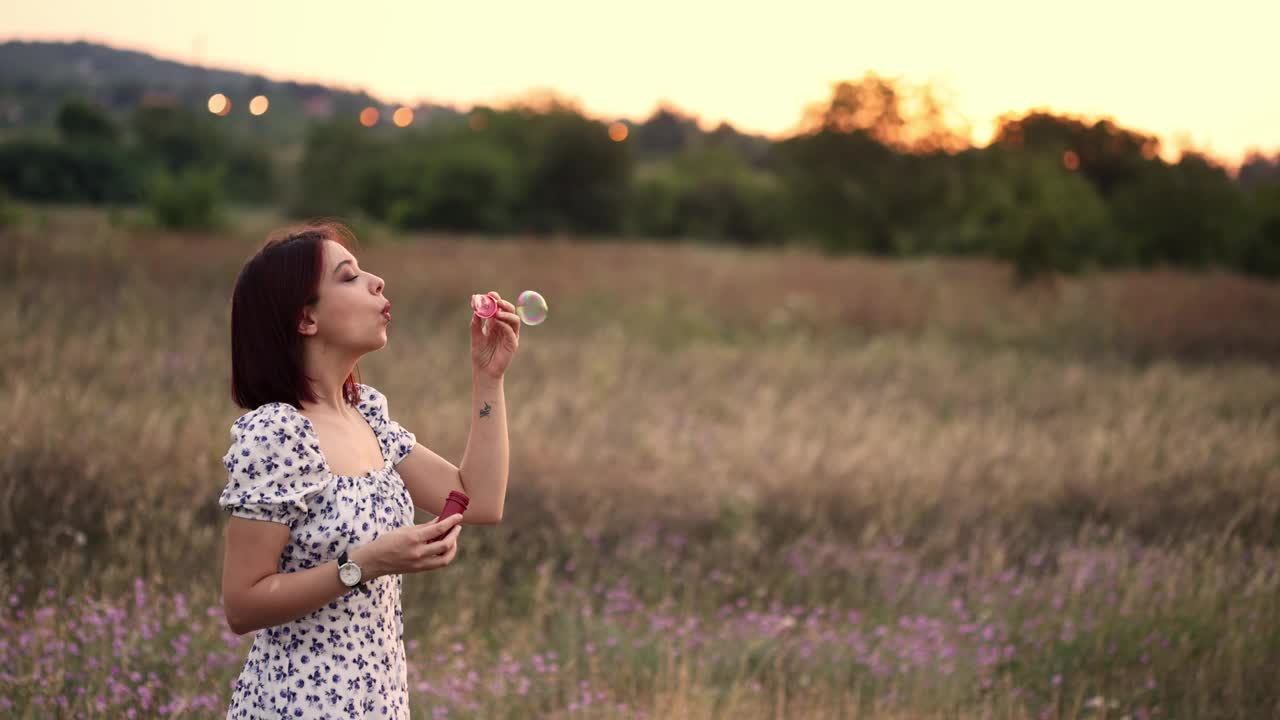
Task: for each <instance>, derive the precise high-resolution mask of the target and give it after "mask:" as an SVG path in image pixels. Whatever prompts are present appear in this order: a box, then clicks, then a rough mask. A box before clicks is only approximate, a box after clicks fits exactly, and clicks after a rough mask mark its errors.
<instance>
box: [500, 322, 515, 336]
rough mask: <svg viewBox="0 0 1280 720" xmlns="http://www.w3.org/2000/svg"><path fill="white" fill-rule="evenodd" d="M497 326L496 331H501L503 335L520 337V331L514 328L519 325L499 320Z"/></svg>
mask: <svg viewBox="0 0 1280 720" xmlns="http://www.w3.org/2000/svg"><path fill="white" fill-rule="evenodd" d="M497 327H498V332H501V333H502V334H503V335H506V336H507V337H509V338H511V339H512V340H515V339H516V338H518V337H520V331H519V330H517V329H516V328H518V327H519V326H518V325H515V326H513V325H512V324H511V323H508V322H501V323H498V325H497Z"/></svg>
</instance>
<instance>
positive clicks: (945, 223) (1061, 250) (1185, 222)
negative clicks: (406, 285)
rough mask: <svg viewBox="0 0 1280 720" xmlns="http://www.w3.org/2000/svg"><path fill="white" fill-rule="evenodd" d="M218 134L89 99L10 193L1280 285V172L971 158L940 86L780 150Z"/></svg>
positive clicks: (199, 119) (24, 149) (1062, 126)
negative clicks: (1229, 275) (1256, 278)
mask: <svg viewBox="0 0 1280 720" xmlns="http://www.w3.org/2000/svg"><path fill="white" fill-rule="evenodd" d="M218 120H219V118H217V117H214V116H212V115H209V114H207V113H201V112H198V111H188V110H184V109H182V108H180V107H172V106H170V107H164V106H154V107H153V106H143V107H138V108H136V109H135V110H134V111H133V112H132V113H130V114H129V115H128V116H126V117H123V118H121V117H119V116H117V115H113V114H111V113H108V112H106V111H104V110H102V109H101V108H98V107H95V106H93V105H91V104H89V103H87V102H84V101H79V100H72V101H69V102H67V103H66V104H64V105H63V106H62V108H61V110H60V111H59V112H58V114H57V119H56V122H55V127H54V128H51V129H49V130H47V131H44V132H30V133H25V134H22V135H20V136H18V137H13V138H10V139H8V140H7V141H6V142H3V143H0V188H3V190H4V191H5V192H7V194H8V195H10V196H12V197H14V198H20V199H22V200H25V201H30V202H58V203H66V202H74V203H98V204H137V203H145V204H146V205H148V206H149V207H150V208H151V209H152V211H153V213H154V215H155V217H156V218H157V220H158V221H159V222H161V223H162V224H165V225H169V226H175V227H190V226H201V225H208V224H210V223H214V222H216V219H217V217H218V210H219V208H220V207H222V205H223V204H225V203H228V202H230V203H246V204H261V203H270V204H276V205H279V206H281V207H283V208H285V209H287V211H288V212H289V213H290V214H292V215H297V216H311V215H344V216H353V217H366V218H370V219H374V220H378V221H381V222H386V223H389V224H392V225H394V226H397V227H401V228H406V229H430V230H450V231H461V232H474V233H485V234H501V233H513V232H522V233H524V232H532V233H568V234H573V235H575V236H581V237H588V238H590V237H633V236H640V237H647V238H660V239H668V240H671V241H680V240H686V239H698V240H704V241H719V242H727V243H736V244H742V245H748V246H777V245H785V244H808V245H813V246H817V247H820V248H822V249H823V250H825V251H828V252H831V253H851V252H856V253H868V254H875V255H884V256H916V255H980V256H991V257H997V258H1003V259H1007V260H1009V261H1011V262H1012V263H1013V264H1014V266H1015V267H1016V268H1017V269H1018V271H1019V273H1020V274H1021V275H1022V276H1024V277H1025V276H1032V275H1035V274H1038V273H1042V272H1047V271H1061V272H1074V271H1081V270H1087V269H1092V268H1117V267H1150V266H1154V265H1175V266H1182V267H1192V268H1210V267H1220V268H1229V269H1234V270H1239V271H1243V272H1248V273H1252V274H1256V275H1262V276H1268V277H1277V276H1280V154H1277V155H1276V156H1275V157H1272V158H1268V157H1265V156H1261V155H1253V156H1251V157H1250V158H1249V159H1248V160H1247V162H1246V163H1245V165H1244V166H1243V167H1242V168H1241V169H1240V171H1239V173H1238V174H1237V175H1236V176H1234V177H1233V176H1232V174H1231V173H1229V172H1228V171H1227V169H1226V168H1224V167H1223V166H1221V165H1220V164H1218V163H1216V162H1214V161H1213V160H1212V159H1210V158H1208V157H1206V156H1204V155H1202V154H1197V153H1195V152H1183V153H1182V156H1181V157H1180V159H1178V160H1177V161H1176V162H1168V161H1166V160H1165V159H1163V158H1162V157H1161V153H1160V144H1159V142H1158V140H1157V139H1156V138H1154V137H1152V136H1150V135H1147V134H1144V133H1142V132H1139V131H1136V130H1132V129H1126V128H1123V127H1121V126H1119V125H1117V124H1116V123H1114V122H1113V121H1111V120H1106V119H1104V120H1087V119H1083V118H1077V117H1073V116H1068V115H1061V114H1054V113H1050V112H1045V111H1035V112H1029V113H1025V114H1022V115H1009V116H1006V117H1003V118H1001V120H1000V122H999V126H998V132H997V134H996V137H995V140H994V141H993V142H992V143H991V144H990V145H988V146H986V147H980V148H979V147H972V146H970V145H969V143H968V142H967V141H966V140H965V139H964V138H962V137H961V136H960V135H959V134H958V133H957V132H955V131H954V130H952V129H951V128H950V127H949V126H948V124H947V121H946V108H945V106H944V104H943V103H941V102H939V101H938V100H936V99H935V98H934V97H933V96H932V95H931V93H930V92H929V91H928V89H927V88H925V89H920V88H911V87H907V86H904V85H903V84H902V83H898V82H895V81H891V80H887V79H884V78H881V77H878V76H876V75H871V74H869V75H867V76H865V77H863V78H861V79H859V80H854V81H848V82H842V83H838V84H836V85H835V86H833V90H832V94H831V97H830V98H828V99H827V100H826V101H824V102H821V103H818V104H816V105H814V106H813V107H810V108H808V109H807V110H806V111H805V112H804V115H803V122H802V124H801V126H800V128H799V129H798V130H797V131H796V132H795V133H794V134H792V135H790V136H788V137H785V138H782V139H778V140H768V139H765V138H761V137H757V136H752V135H747V134H743V133H740V132H738V131H737V130H735V129H734V128H732V127H731V126H729V125H727V124H722V125H720V126H719V127H717V128H715V129H713V130H710V131H706V130H703V129H701V127H700V126H699V124H698V122H697V119H696V118H694V117H692V116H689V115H687V114H684V113H681V112H680V111H679V110H677V109H675V108H671V107H660V108H659V109H658V110H657V111H655V112H654V113H653V115H652V116H650V117H649V118H648V119H646V120H645V121H644V122H642V123H609V122H605V121H602V120H599V119H596V118H592V117H589V116H588V115H587V114H586V113H584V112H582V111H581V110H580V109H579V108H578V107H576V106H575V105H573V104H572V103H568V102H564V101H562V100H559V99H556V98H554V97H552V98H543V99H542V100H540V101H527V102H520V103H515V104H513V105H511V106H509V107H504V108H490V107H479V108H475V109H474V110H473V111H472V112H471V113H469V114H466V115H460V116H457V117H451V118H448V119H446V120H443V121H439V122H434V123H431V124H428V125H427V126H425V127H410V128H392V127H387V126H386V124H385V123H384V124H383V126H380V127H374V128H368V127H363V126H361V125H360V124H359V123H358V122H356V121H355V120H354V119H351V120H349V121H345V120H328V121H324V122H312V123H310V124H308V125H306V126H305V129H304V130H303V132H302V133H301V138H300V139H299V141H298V142H297V143H296V145H295V146H294V147H288V146H286V147H285V148H284V149H280V148H279V147H278V146H277V145H272V144H268V143H267V142H265V141H263V140H260V139H256V138H255V137H254V136H253V135H252V133H247V132H231V131H228V130H225V129H222V128H221V127H220V126H219V123H218Z"/></svg>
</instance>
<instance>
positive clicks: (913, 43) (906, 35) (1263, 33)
mask: <svg viewBox="0 0 1280 720" xmlns="http://www.w3.org/2000/svg"><path fill="white" fill-rule="evenodd" d="M3 2H4V4H5V5H6V7H5V9H4V12H3V17H4V20H3V23H2V24H0V38H3V39H29V40H35V39H46V40H74V39H84V40H91V41H98V42H104V43H107V44H110V45H115V46H119V47H128V48H133V49H139V50H144V51H147V52H152V53H154V54H157V55H159V56H161V57H165V58H168V59H172V60H178V61H181V62H194V63H199V64H204V65H210V66H217V67H225V68H229V69H235V70H242V71H249V72H258V73H261V74H263V75H266V76H268V77H270V78H272V79H294V80H313V81H321V82H327V83H333V84H336V85H340V86H344V87H350V88H362V89H365V90H368V91H369V92H370V93H372V94H374V95H375V96H377V97H379V98H381V99H383V100H385V101H388V102H416V101H419V100H427V101H433V102H443V103H450V104H455V105H459V106H462V107H467V106H470V105H471V104H473V103H476V102H488V103H500V102H502V101H503V100H504V99H509V98H512V97H515V96H518V95H521V94H523V93H526V92H528V91H530V90H535V89H551V90H554V91H556V92H558V93H560V94H562V95H564V96H567V97H570V98H574V99H576V100H578V101H580V102H581V104H582V106H583V107H584V109H585V110H586V111H588V112H590V113H592V114H596V115H602V116H608V117H615V116H621V117H629V118H632V119H634V120H641V119H643V118H644V117H646V116H647V115H648V114H649V113H650V112H652V110H653V108H654V107H655V105H656V104H657V103H658V102H659V101H661V100H666V101H669V102H671V103H673V104H675V105H676V106H678V107H680V108H682V109H684V110H685V111H687V112H690V113H693V114H696V115H697V116H699V117H700V118H701V120H702V123H703V124H704V126H706V127H708V128H709V127H712V126H713V125H714V124H716V123H718V122H719V121H720V120H728V121H729V122H731V123H732V124H734V125H735V126H736V127H738V128H740V129H743V130H748V131H753V132H761V133H765V134H770V135H779V134H784V133H786V132H788V131H789V130H791V129H792V128H793V127H794V125H795V124H796V122H797V121H798V120H799V119H800V116H801V114H802V112H803V110H804V108H805V106H806V105H808V104H810V103H814V102H819V101H822V100H824V99H826V98H827V97H828V96H829V93H830V86H831V84H832V83H833V82H835V81H838V80H841V79H855V78H859V77H861V76H862V75H863V74H864V73H866V72H868V71H874V72H877V73H879V74H881V75H885V76H889V77H901V78H902V79H904V80H907V81H909V82H912V83H926V82H928V83H933V84H934V85H935V87H936V88H938V89H939V90H940V91H941V94H942V95H943V96H944V97H946V98H949V99H950V101H951V102H952V105H953V107H954V108H955V109H956V110H957V111H959V112H960V113H962V114H963V116H964V117H965V118H967V119H968V121H969V122H970V123H971V124H972V126H973V127H974V139H975V140H976V141H978V142H980V143H982V142H985V141H986V140H987V139H988V137H989V136H990V133H991V128H992V123H993V121H994V119H995V117H996V116H997V115H999V114H1001V113H1003V112H1006V111H1015V112H1023V111H1026V110H1028V109H1031V108H1039V107H1047V108H1050V109H1052V110H1055V111H1058V112H1064V113H1073V114H1083V115H1086V116H1090V117H1095V116H1104V115H1105V116H1110V117H1112V118H1114V119H1115V120H1116V121H1117V122H1119V123H1120V124H1121V125H1124V126H1126V127H1131V128H1134V129H1138V130H1143V131H1146V132H1151V133H1155V134H1156V135H1158V136H1159V137H1160V138H1161V139H1162V140H1163V141H1164V143H1165V145H1166V150H1168V149H1169V148H1171V147H1176V146H1177V145H1179V144H1180V142H1182V143H1189V144H1190V145H1191V146H1193V147H1195V148H1197V149H1199V150H1203V151H1207V152H1209V153H1210V154H1212V155H1215V156H1217V157H1219V158H1221V159H1222V160H1224V161H1225V162H1228V163H1230V164H1235V163H1236V162H1238V161H1239V159H1240V158H1241V157H1242V156H1243V155H1244V153H1245V152H1246V151H1247V150H1248V149H1250V148H1258V149H1262V150H1264V151H1266V152H1267V153H1268V154H1271V153H1274V152H1276V151H1277V150H1280V91H1277V90H1276V87H1277V83H1276V79H1275V76H1276V70H1278V69H1280V59H1277V58H1276V56H1275V54H1274V43H1275V28H1276V27H1280V2H1274V1H1273V0H1253V1H1252V2H1248V1H1245V0H1217V1H1216V2H1213V3H1191V4H1185V5H1183V7H1181V8H1180V7H1178V4H1176V3H1169V2H1148V1H1146V0H1119V1H1117V0H1108V1H1106V2H1099V1H1097V0H1074V1H1073V2H1069V3H1068V2H1056V3H1043V2H1042V3H1035V2H1030V3H1029V2H1026V0H1018V1H1014V0H969V1H968V2H962V1H955V0H952V1H949V2H944V1H941V0H939V1H937V2H919V1H910V0H902V1H899V2H895V3H888V2H885V3H878V4H874V5H872V4H865V3H856V2H849V1H845V2H813V1H811V0H790V1H789V2H787V3H785V4H784V3H781V2H773V3H767V4H766V3H752V2H734V3H730V2H707V1H703V2H698V1H696V0H646V1H645V2H635V3H626V4H623V3H608V2H600V1H599V0H595V1H592V2H588V1H586V0H580V1H575V2H569V1H566V0H539V1H538V2H528V1H527V0H525V1H521V2H485V3H467V2H454V3H447V4H446V3H437V2H431V1H430V0H404V1H401V2H391V1H389V0H366V1H365V2H355V3H352V2H345V3H332V4H326V3H323V2H309V3H286V2H272V1H271V0H255V1H254V2H246V1H245V0H221V1H220V2H201V3H183V2H175V1H173V0H164V1H160V0H110V1H109V2H104V1H103V0H92V1H90V0H83V1H82V0H50V1H47V2H30V1H26V2H14V0H3Z"/></svg>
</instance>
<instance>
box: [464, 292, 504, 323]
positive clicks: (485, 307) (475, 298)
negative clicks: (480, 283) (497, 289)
mask: <svg viewBox="0 0 1280 720" xmlns="http://www.w3.org/2000/svg"><path fill="white" fill-rule="evenodd" d="M471 309H472V310H473V311H474V312H475V314H476V316H478V317H482V318H491V317H493V316H494V315H497V314H498V301H497V300H494V299H493V296H492V295H472V296H471Z"/></svg>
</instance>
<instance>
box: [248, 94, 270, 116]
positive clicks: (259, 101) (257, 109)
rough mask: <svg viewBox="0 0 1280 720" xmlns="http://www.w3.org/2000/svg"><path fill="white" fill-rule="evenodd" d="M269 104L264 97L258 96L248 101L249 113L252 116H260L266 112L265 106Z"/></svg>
mask: <svg viewBox="0 0 1280 720" xmlns="http://www.w3.org/2000/svg"><path fill="white" fill-rule="evenodd" d="M270 104H271V103H270V102H269V101H268V100H267V96H266V95H258V96H257V97H255V98H254V99H252V100H250V101H249V113H250V114H252V115H261V114H262V113H264V112H266V111H267V106H268V105H270Z"/></svg>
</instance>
